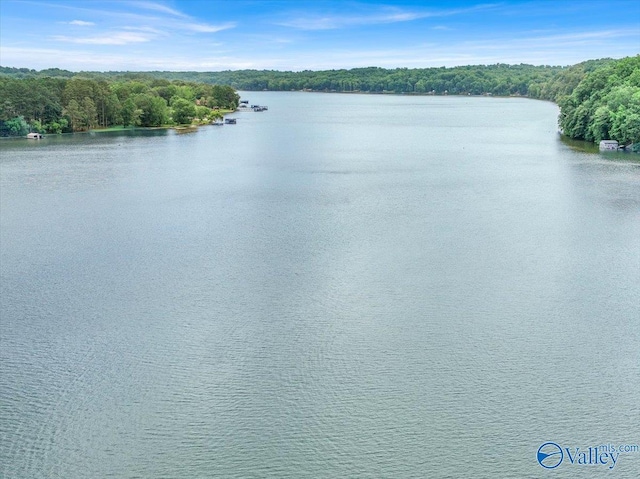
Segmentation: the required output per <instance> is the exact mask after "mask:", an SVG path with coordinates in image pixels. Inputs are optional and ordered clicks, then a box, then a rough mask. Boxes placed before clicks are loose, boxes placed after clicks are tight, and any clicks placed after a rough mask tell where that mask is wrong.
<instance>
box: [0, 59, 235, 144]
mask: <svg viewBox="0 0 640 479" xmlns="http://www.w3.org/2000/svg"><path fill="white" fill-rule="evenodd" d="M9 70H17V72H15V71H14V72H9V74H6V73H7V69H6V68H3V69H2V72H0V136H23V135H26V134H27V133H28V132H29V131H33V132H38V133H65V132H73V131H85V130H89V129H92V128H109V127H113V126H116V125H117V126H119V125H123V126H125V127H127V126H143V127H153V126H162V125H173V124H178V125H179V124H187V123H191V122H192V121H194V120H197V121H199V122H203V123H204V122H209V121H211V120H213V119H215V118H218V117H220V116H221V113H220V110H221V109H223V110H235V109H236V108H237V106H238V102H239V99H240V97H239V95H238V94H237V93H236V91H235V90H234V89H233V88H232V87H230V86H223V85H212V84H205V83H194V82H185V81H169V80H167V79H161V78H152V77H146V76H135V77H133V78H117V79H108V78H87V77H85V76H82V75H74V76H71V77H69V78H66V77H64V76H63V77H60V76H57V77H49V76H42V75H40V74H37V75H16V74H15V73H20V72H22V69H9ZM2 73H4V74H2ZM11 73H13V74H11ZM21 76H22V78H21Z"/></svg>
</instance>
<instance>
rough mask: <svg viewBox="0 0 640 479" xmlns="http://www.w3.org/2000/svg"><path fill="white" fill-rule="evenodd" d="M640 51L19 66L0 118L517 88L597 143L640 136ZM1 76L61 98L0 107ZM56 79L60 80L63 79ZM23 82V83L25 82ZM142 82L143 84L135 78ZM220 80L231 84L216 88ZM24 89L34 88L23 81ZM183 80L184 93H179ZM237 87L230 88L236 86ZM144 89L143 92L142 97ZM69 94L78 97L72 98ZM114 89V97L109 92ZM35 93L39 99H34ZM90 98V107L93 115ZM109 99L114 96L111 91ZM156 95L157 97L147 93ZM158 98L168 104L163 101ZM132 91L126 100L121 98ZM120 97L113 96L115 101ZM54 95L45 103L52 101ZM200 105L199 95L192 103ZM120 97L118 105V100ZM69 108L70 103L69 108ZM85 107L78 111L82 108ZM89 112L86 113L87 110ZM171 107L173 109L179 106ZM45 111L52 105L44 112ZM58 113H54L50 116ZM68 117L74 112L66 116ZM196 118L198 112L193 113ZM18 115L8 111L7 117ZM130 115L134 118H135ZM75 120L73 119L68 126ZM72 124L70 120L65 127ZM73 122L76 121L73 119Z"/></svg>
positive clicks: (105, 117) (147, 121) (10, 71)
mask: <svg viewBox="0 0 640 479" xmlns="http://www.w3.org/2000/svg"><path fill="white" fill-rule="evenodd" d="M639 63H640V55H638V56H635V57H628V58H623V59H621V60H613V59H600V60H589V61H586V62H582V63H579V64H577V65H573V66H569V67H558V66H534V65H525V64H520V65H506V64H497V65H475V66H460V67H453V68H445V67H441V68H413V69H408V68H396V69H385V68H377V67H369V68H354V69H350V70H344V69H342V70H325V71H309V70H307V71H300V72H291V71H275V70H237V71H221V72H167V71H154V72H144V73H132V72H81V73H73V72H70V71H66V70H60V69H48V70H42V71H35V70H30V69H26V68H7V67H0V91H2V92H3V93H2V94H1V97H0V108H1V110H0V121H1V120H5V119H7V118H8V117H9V116H10V115H11V114H13V113H17V112H18V111H20V112H21V113H20V114H21V115H22V116H24V118H25V119H27V120H28V119H29V118H31V119H39V118H41V117H43V118H45V120H44V121H45V123H44V124H48V125H52V123H51V122H49V123H47V120H50V117H52V116H56V114H57V115H58V116H57V118H60V119H63V120H64V119H65V118H66V119H68V121H72V119H75V125H78V126H79V127H80V128H81V129H82V128H87V127H90V126H88V125H90V124H91V120H93V121H94V122H97V124H98V125H101V126H107V125H109V124H117V122H118V121H122V122H123V123H125V124H126V123H127V122H129V124H140V125H141V126H150V125H151V124H156V123H157V122H158V121H160V120H163V121H164V120H166V118H165V117H166V115H169V116H171V118H172V119H173V121H176V119H178V120H183V119H185V118H188V117H189V116H191V110H189V114H187V115H182V116H181V114H180V112H181V111H182V109H186V108H187V105H186V104H185V103H184V102H182V101H181V102H178V103H177V104H176V103H175V102H176V100H175V99H174V100H172V98H174V97H176V96H177V97H178V98H181V99H182V100H185V101H187V102H192V103H193V102H194V101H195V102H198V101H200V100H202V98H205V100H204V104H205V105H206V106H208V107H211V106H212V105H213V104H215V103H216V102H218V103H219V105H218V106H220V107H227V106H229V107H230V106H233V105H234V104H235V105H236V106H237V101H238V100H237V98H235V97H233V95H232V94H231V92H232V91H233V89H238V90H248V91H262V90H268V91H290V90H296V91H298V90H308V91H325V92H362V93H395V94H432V95H499V96H524V97H529V98H535V99H541V100H549V101H553V102H556V103H557V104H558V105H559V106H560V108H561V114H560V118H559V125H560V127H561V129H562V131H563V132H564V133H565V134H566V135H567V136H569V137H571V138H576V139H584V140H587V141H596V142H597V141H599V140H600V139H604V138H609V139H615V140H618V141H620V142H621V143H623V144H628V143H640V134H639V133H638V129H639V128H640V122H639V120H638V115H639V114H640V111H639V109H638V108H639V107H638V102H639V101H640V98H639V93H638V91H639V90H640V66H639ZM8 79H11V80H14V81H20V82H42V84H43V85H44V86H43V88H44V90H47V89H51V90H52V91H53V92H54V93H55V92H58V91H59V90H60V91H62V93H60V94H58V96H55V98H58V99H59V100H56V101H53V104H54V105H53V106H51V105H48V104H47V102H48V101H49V98H51V97H50V96H47V95H40V96H39V93H38V90H37V88H33V89H32V92H33V95H34V96H33V98H32V100H31V103H29V101H26V102H25V104H27V103H28V104H29V105H30V106H29V108H26V109H25V108H22V109H15V108H14V110H11V111H9V110H7V109H6V108H5V107H4V106H3V105H4V103H6V101H7V100H6V98H8V99H9V101H10V102H11V101H12V99H13V98H16V95H14V94H13V93H5V92H4V90H5V86H4V84H3V82H6V81H8ZM60 82H64V84H63V86H62V87H61V86H60V84H61V83H60ZM82 82H93V84H95V85H100V86H99V87H98V90H100V89H102V90H100V91H103V90H104V89H105V87H104V85H107V86H108V88H107V90H110V91H111V93H112V94H114V93H115V97H113V96H111V97H109V95H106V96H105V94H104V93H102V94H101V93H98V94H95V95H94V96H90V95H87V96H85V95H83V94H76V95H70V94H66V93H64V92H65V91H66V90H67V85H69V84H71V85H72V86H71V87H69V88H70V89H71V90H77V89H78V88H76V84H80V83H82ZM23 84H26V83H23ZM141 85H142V86H141ZM220 85H228V86H227V87H221V86H220ZM25 88H26V90H30V89H31V87H25ZM183 88H187V90H188V92H187V93H184V92H183V90H182V89H183ZM207 88H218V89H224V91H225V92H227V93H228V95H229V96H228V100H233V98H235V103H234V101H229V102H227V103H225V102H224V101H218V100H216V101H213V102H211V101H209V100H208V99H207V98H211V97H212V96H214V95H212V94H211V93H205V91H206V89H207ZM233 93H235V92H233ZM140 95H142V96H140ZM71 97H73V98H74V99H75V100H76V103H77V105H76V104H71V105H69V98H71ZM116 97H117V98H116ZM36 98H39V100H36ZM85 98H89V99H91V100H92V101H93V106H95V108H96V114H95V115H93V109H92V105H91V102H88V101H85ZM109 98H111V99H109ZM154 98H155V99H154ZM158 98H162V99H164V100H165V102H166V106H165V109H164V110H163V108H162V105H160V101H159V100H158ZM129 99H131V100H132V101H129V102H128V103H127V101H128V100H129ZM116 100H117V101H116ZM50 103H51V102H50ZM199 104H200V105H201V104H202V101H200V103H199ZM118 105H119V106H118ZM70 107H71V108H70ZM189 108H190V107H189ZM116 110H117V111H119V112H120V116H119V117H118V116H117V115H116V116H115V117H114V116H113V115H111V116H110V112H112V111H116ZM83 112H84V113H83ZM87 112H88V114H87ZM176 112H177V113H176ZM47 113H51V115H49V117H47V115H46V114H47ZM54 113H56V114H54ZM72 116H73V117H72ZM196 116H197V115H196ZM13 118H15V116H14V117H13ZM136 122H137V123H136ZM73 125H74V124H73V123H72V126H73ZM67 128H69V126H67ZM73 128H75V127H73Z"/></svg>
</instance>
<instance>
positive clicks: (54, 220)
mask: <svg viewBox="0 0 640 479" xmlns="http://www.w3.org/2000/svg"><path fill="white" fill-rule="evenodd" d="M243 97H244V98H246V99H248V100H249V101H250V103H252V104H254V103H257V104H267V105H268V106H269V111H267V112H263V113H253V112H246V113H238V114H236V115H235V116H236V117H237V118H238V123H237V125H225V126H222V127H215V126H211V127H203V128H200V129H199V130H197V131H195V132H193V133H187V134H177V133H176V132H174V131H162V130H160V131H152V132H147V133H144V134H126V135H124V134H95V135H74V136H66V137H53V136H51V137H47V138H46V139H45V140H42V141H39V142H27V141H26V140H15V141H5V142H2V143H0V161H1V163H0V167H1V170H0V173H1V174H0V226H1V228H0V230H1V236H0V240H1V242H0V261H1V262H0V272H1V278H0V279H1V281H0V306H1V328H0V341H1V343H0V346H1V347H0V477H7V478H25V479H26V478H38V477H42V478H44V477H46V478H54V477H60V478H86V477H96V478H97V477H102V478H107V477H114V478H157V477H165V478H182V477H190V478H200V477H201V478H205V477H225V478H233V477H238V478H240V477H274V478H276V477H277V478H285V477H291V478H299V477H313V478H319V477H451V478H454V477H476V478H492V477H514V478H516V477H517V478H521V477H545V476H547V475H549V476H550V475H554V476H555V477H595V476H597V475H599V474H605V473H610V474H611V475H612V477H613V476H614V475H615V477H617V478H635V477H637V475H638V470H640V453H637V454H635V455H633V454H629V455H626V456H624V457H621V458H620V459H619V461H618V463H617V464H616V466H615V468H614V469H613V470H612V471H608V470H606V468H598V467H601V466H598V467H595V468H594V467H582V468H580V467H576V466H574V467H572V466H571V465H567V464H566V463H563V464H562V465H561V466H560V467H558V468H557V469H555V470H554V471H547V470H545V469H543V468H542V467H541V466H540V465H539V464H538V463H537V460H536V452H537V450H538V447H539V446H540V445H541V444H542V443H544V442H547V441H554V442H557V443H559V444H562V445H563V446H566V447H576V446H577V447H581V448H583V447H584V448H586V447H589V446H595V445H599V444H609V443H613V444H638V443H640V437H639V436H638V431H639V430H640V409H639V407H638V399H639V398H640V324H639V320H638V318H640V291H639V289H638V284H640V242H639V241H638V238H640V162H639V161H637V159H634V157H632V156H630V155H618V154H613V155H606V156H605V155H600V154H589V153H584V152H580V151H576V150H574V149H572V148H571V147H570V146H568V145H566V144H564V143H563V142H561V141H560V139H559V137H558V134H557V127H556V117H557V113H558V112H557V108H556V106H555V105H553V104H551V103H546V102H537V101H530V100H525V99H498V98H466V97H403V96H381V95H371V96H367V95H338V94H335V95H330V94H306V93H255V92H251V93H246V94H243Z"/></svg>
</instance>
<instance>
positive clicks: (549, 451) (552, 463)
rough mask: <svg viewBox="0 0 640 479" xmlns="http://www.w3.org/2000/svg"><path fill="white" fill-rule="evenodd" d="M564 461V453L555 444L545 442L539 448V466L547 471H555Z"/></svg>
mask: <svg viewBox="0 0 640 479" xmlns="http://www.w3.org/2000/svg"><path fill="white" fill-rule="evenodd" d="M563 459H564V452H562V448H561V447H560V446H558V445H557V444H556V443H555V442H545V443H544V444H543V445H542V446H540V447H539V448H538V464H540V465H541V466H542V467H544V468H545V469H555V468H556V467H558V466H559V465H560V464H562V460H563Z"/></svg>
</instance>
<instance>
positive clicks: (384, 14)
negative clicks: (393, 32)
mask: <svg viewBox="0 0 640 479" xmlns="http://www.w3.org/2000/svg"><path fill="white" fill-rule="evenodd" d="M496 6H498V5H497V4H482V5H475V6H473V7H469V8H459V9H451V10H417V11H404V10H400V9H398V8H386V9H384V10H382V11H381V12H380V13H376V14H363V15H351V16H349V15H344V14H335V15H311V16H299V17H295V18H290V19H289V20H284V21H281V22H276V24H277V25H280V26H284V27H290V28H296V29H300V30H334V29H338V28H346V27H351V26H358V25H376V24H384V23H398V22H410V21H414V20H420V19H423V18H434V17H449V16H453V15H462V14H466V13H473V12H477V11H480V10H487V9H491V8H494V7H496Z"/></svg>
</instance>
